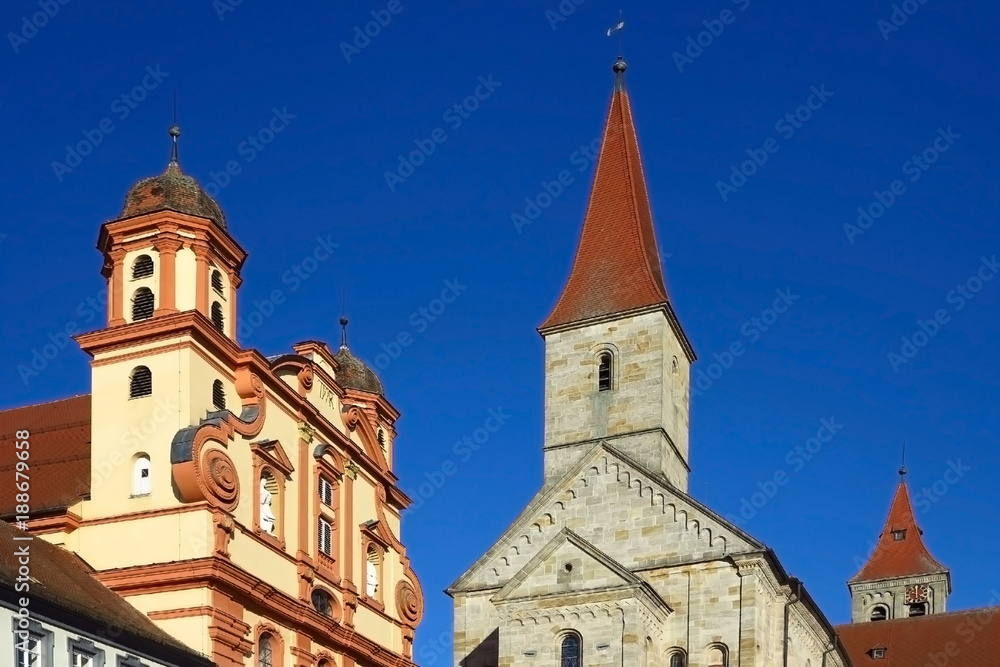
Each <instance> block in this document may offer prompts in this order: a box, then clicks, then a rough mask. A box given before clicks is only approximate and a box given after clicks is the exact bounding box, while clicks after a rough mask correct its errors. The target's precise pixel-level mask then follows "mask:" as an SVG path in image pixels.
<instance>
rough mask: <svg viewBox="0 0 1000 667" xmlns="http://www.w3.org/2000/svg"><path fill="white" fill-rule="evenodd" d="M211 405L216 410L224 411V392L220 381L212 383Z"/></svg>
mask: <svg viewBox="0 0 1000 667" xmlns="http://www.w3.org/2000/svg"><path fill="white" fill-rule="evenodd" d="M212 405H214V406H215V409H216V410H225V409H226V390H225V389H224V388H223V387H222V380H216V381H215V382H213V383H212Z"/></svg>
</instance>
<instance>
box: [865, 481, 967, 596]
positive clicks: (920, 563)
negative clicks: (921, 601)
mask: <svg viewBox="0 0 1000 667" xmlns="http://www.w3.org/2000/svg"><path fill="white" fill-rule="evenodd" d="M921 535H923V531H922V530H920V528H918V527H917V521H916V519H915V518H914V516H913V508H912V507H911V506H910V493H909V490H908V489H907V487H906V468H901V469H900V471H899V486H898V487H896V496H895V497H894V498H893V500H892V507H891V508H890V509H889V518H888V519H887V520H886V522H885V528H884V529H883V530H882V534H881V535H880V536H879V540H878V544H877V545H876V546H875V551H874V553H872V555H871V558H869V559H868V562H867V563H865V566H864V567H863V568H861V571H860V572H858V573H857V574H856V575H855V576H854V578H852V579H851V580H850V582H851V583H857V582H861V581H876V580H881V579H897V578H902V577H910V576H914V575H922V574H940V573H944V574H946V573H948V568H946V567H945V566H943V565H941V563H939V562H937V561H936V560H935V559H934V557H933V556H931V554H930V552H929V551H927V547H926V546H924V540H923V538H922V537H921Z"/></svg>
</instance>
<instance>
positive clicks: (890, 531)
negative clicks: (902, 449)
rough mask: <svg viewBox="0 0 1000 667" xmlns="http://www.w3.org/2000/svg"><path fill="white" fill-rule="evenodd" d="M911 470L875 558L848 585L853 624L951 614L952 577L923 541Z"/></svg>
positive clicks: (894, 502) (902, 475) (902, 480)
mask: <svg viewBox="0 0 1000 667" xmlns="http://www.w3.org/2000/svg"><path fill="white" fill-rule="evenodd" d="M905 475H906V469H905V468H903V469H901V470H900V480H899V486H898V487H897V488H896V496H895V497H894V498H893V500H892V507H891V508H890V509H889V518H888V519H886V522H885V528H884V529H883V530H882V534H881V535H880V536H879V540H878V544H877V545H876V546H875V551H874V552H873V553H872V555H871V558H869V559H868V562H867V563H865V566H864V567H863V568H861V571H860V572H858V573H857V574H856V575H855V576H854V578H852V579H851V580H850V581H849V582H848V584H847V585H848V587H849V588H850V590H851V621H852V622H853V623H865V622H871V621H890V620H893V619H898V618H913V617H917V616H927V615H930V614H943V613H945V611H946V609H945V604H946V603H947V601H948V595H949V594H950V593H951V574H950V573H949V572H948V568H946V567H945V566H943V565H941V563H939V562H937V561H936V560H935V559H934V557H933V556H931V554H930V552H929V551H927V547H926V546H924V540H923V538H922V537H921V536H922V535H923V534H924V531H922V530H920V528H918V527H917V522H916V520H915V519H914V518H913V508H912V507H911V506H910V494H909V491H908V490H907V488H906V481H905Z"/></svg>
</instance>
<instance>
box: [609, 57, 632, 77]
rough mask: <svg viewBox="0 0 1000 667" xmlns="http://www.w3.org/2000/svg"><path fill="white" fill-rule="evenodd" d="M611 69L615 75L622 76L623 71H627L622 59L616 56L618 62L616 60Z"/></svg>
mask: <svg viewBox="0 0 1000 667" xmlns="http://www.w3.org/2000/svg"><path fill="white" fill-rule="evenodd" d="M611 69H612V70H613V71H614V73H615V74H624V73H625V70H627V69H628V65H626V64H625V59H624V58H622V57H621V56H618V60H616V61H615V64H614V65H612V66H611Z"/></svg>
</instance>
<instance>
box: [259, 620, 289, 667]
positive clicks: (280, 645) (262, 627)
mask: <svg viewBox="0 0 1000 667" xmlns="http://www.w3.org/2000/svg"><path fill="white" fill-rule="evenodd" d="M264 635H267V636H269V637H270V638H271V656H272V657H273V660H272V663H273V664H272V667H284V664H285V640H284V638H283V637H282V636H281V633H280V632H278V629H277V628H275V627H274V626H273V625H271V624H270V623H258V624H257V626H256V627H255V628H254V632H253V662H252V663H251V664H252V665H253V667H257V665H259V664H260V661H259V655H258V652H259V651H260V639H261V637H263V636H264Z"/></svg>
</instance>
